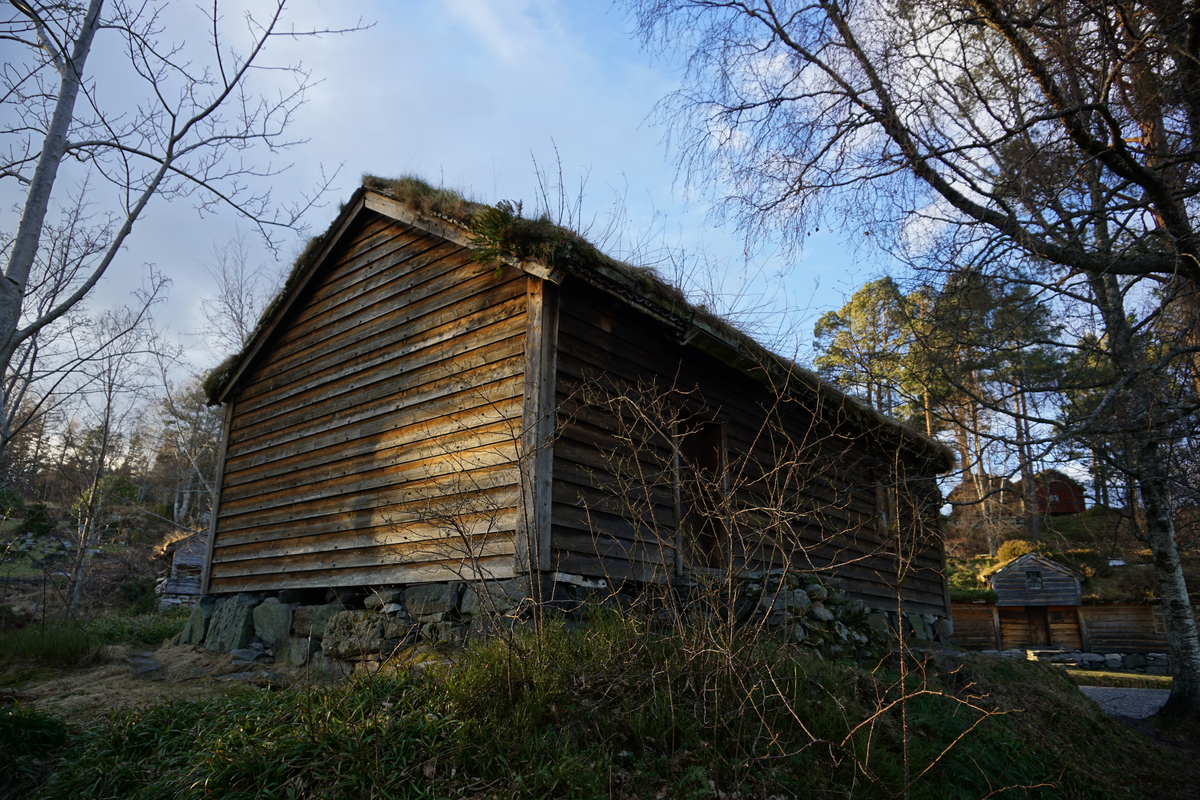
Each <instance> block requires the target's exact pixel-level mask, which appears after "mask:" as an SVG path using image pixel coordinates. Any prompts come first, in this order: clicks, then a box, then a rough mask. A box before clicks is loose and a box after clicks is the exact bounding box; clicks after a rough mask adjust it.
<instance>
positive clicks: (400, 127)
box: [0, 0, 881, 369]
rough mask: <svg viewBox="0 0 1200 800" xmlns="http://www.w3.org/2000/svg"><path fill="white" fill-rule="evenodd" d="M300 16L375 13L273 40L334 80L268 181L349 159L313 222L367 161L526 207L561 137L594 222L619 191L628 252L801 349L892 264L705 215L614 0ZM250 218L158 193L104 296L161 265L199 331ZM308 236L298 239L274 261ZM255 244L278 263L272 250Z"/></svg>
mask: <svg viewBox="0 0 1200 800" xmlns="http://www.w3.org/2000/svg"><path fill="white" fill-rule="evenodd" d="M251 5H252V3H251ZM173 13H174V10H173ZM179 13H183V12H179ZM229 13H234V12H233V11H230V12H229ZM291 14H292V18H293V19H294V20H295V21H296V23H297V25H298V26H305V25H314V26H322V25H331V26H332V25H339V24H347V23H349V22H352V21H353V18H354V17H357V16H361V17H362V18H363V19H364V20H366V21H369V22H371V21H373V22H374V23H375V25H374V27H373V28H371V29H370V30H367V31H363V32H359V33H354V34H349V35H345V36H334V37H327V38H324V39H321V40H317V41H314V40H311V39H305V40H298V41H294V42H293V41H288V40H283V41H281V42H278V43H277V44H279V45H280V47H279V48H278V49H277V50H276V51H275V53H276V58H277V59H278V60H285V61H286V60H292V59H296V58H302V59H303V61H304V64H305V66H306V67H308V68H310V69H312V71H313V73H314V76H315V77H318V78H321V79H322V82H321V83H320V85H319V86H317V87H316V88H315V89H314V90H313V91H312V92H311V93H310V95H309V100H308V103H307V105H306V106H305V107H304V108H303V109H302V110H301V112H300V115H299V117H298V119H297V121H296V124H295V127H294V128H293V133H294V135H295V136H296V137H297V138H301V139H306V140H307V142H306V143H305V144H303V145H301V146H299V147H297V148H295V149H293V150H291V151H289V152H287V153H286V154H284V155H283V156H282V158H283V159H285V160H286V161H288V162H290V163H292V165H293V166H292V167H291V168H290V169H289V170H288V171H287V172H286V173H285V174H284V175H282V176H280V177H279V178H277V179H276V180H275V181H274V182H273V183H274V186H273V191H274V193H275V196H276V197H277V198H278V199H280V200H287V199H292V198H294V197H296V196H298V195H299V194H300V193H301V192H302V191H304V189H305V188H307V187H310V186H312V185H314V184H315V183H316V181H317V180H318V179H319V176H320V173H321V169H322V168H324V169H325V170H326V171H327V172H328V171H330V170H333V169H337V168H339V167H340V168H341V173H340V177H339V179H338V181H337V182H336V184H335V186H336V188H335V190H334V191H332V192H331V193H330V194H329V195H328V196H327V197H326V198H325V199H326V201H327V205H326V206H325V207H324V208H320V209H316V210H314V211H313V212H312V213H310V214H309V216H308V218H307V223H308V224H309V226H310V233H315V232H319V231H321V230H323V229H324V228H325V226H326V225H327V224H328V222H329V221H330V219H331V218H332V217H333V215H334V214H335V213H336V210H337V204H338V202H339V201H340V200H342V199H345V197H347V196H348V195H349V194H350V192H351V191H353V189H354V187H355V186H356V185H357V184H358V180H359V177H360V176H361V175H362V174H363V173H364V172H371V173H375V174H380V175H384V176H394V175H400V174H417V175H420V176H423V177H425V178H426V179H427V180H429V181H431V182H434V183H443V184H444V185H446V186H449V187H452V188H455V189H459V190H462V191H464V192H465V193H467V194H469V195H470V196H472V197H473V198H474V199H477V200H481V201H484V202H495V201H497V200H500V199H513V200H523V201H524V203H525V208H526V209H527V210H531V209H532V208H534V207H535V205H536V199H537V185H538V184H537V180H536V177H535V170H534V163H535V160H536V162H537V164H539V165H540V166H541V167H542V168H544V169H547V170H550V171H551V172H555V173H556V172H557V169H558V166H557V163H556V152H557V156H558V157H559V158H561V168H562V172H563V177H564V183H565V184H566V185H567V188H568V191H569V192H570V193H571V194H572V195H573V194H574V193H576V192H577V191H578V188H579V184H580V181H581V180H582V179H586V188H585V196H584V209H585V215H584V219H585V222H586V221H587V220H590V219H592V218H593V216H594V217H595V219H596V221H597V224H598V225H599V226H603V224H604V221H605V218H606V217H605V215H606V214H608V213H611V211H612V209H613V203H614V198H616V197H623V198H624V207H625V223H626V226H625V231H626V236H625V244H624V245H622V244H621V243H620V241H614V242H613V243H611V246H610V247H609V249H610V251H615V252H613V254H614V255H617V256H620V257H630V256H631V254H630V252H629V244H628V242H629V241H631V240H642V241H644V242H646V243H648V244H644V245H643V246H642V247H640V248H639V249H638V252H635V253H633V254H632V255H633V256H634V257H632V258H630V260H642V261H645V260H651V261H653V260H655V259H656V258H657V256H656V253H658V252H661V248H662V247H663V246H664V245H665V246H667V247H669V248H672V249H673V250H674V251H675V252H679V251H682V252H684V253H686V254H687V257H686V259H685V260H684V261H683V262H682V266H677V267H675V268H674V270H673V272H674V274H668V277H671V278H674V279H676V280H680V281H682V283H683V284H684V286H685V288H688V289H691V290H693V291H696V292H707V294H708V295H709V296H710V299H711V301H712V302H713V304H714V305H715V307H716V310H718V311H720V312H725V313H731V315H732V317H733V320H734V321H735V322H738V323H741V324H743V325H744V326H747V327H749V328H750V329H751V331H752V332H754V333H756V335H759V336H760V337H761V338H764V339H765V340H766V341H767V343H769V344H771V345H772V346H774V347H775V348H776V349H777V350H779V351H781V352H785V353H788V354H791V353H793V352H796V353H799V354H800V355H801V357H802V358H803V357H805V355H806V346H807V343H808V341H809V339H810V338H811V334H812V326H813V324H814V323H815V321H816V318H817V316H819V314H820V313H821V312H823V311H825V310H828V309H830V308H836V307H838V306H840V305H841V304H842V303H843V302H844V301H845V298H846V297H848V296H849V294H851V293H852V292H853V291H854V290H855V289H856V288H857V286H858V285H860V284H861V283H863V282H864V281H866V280H868V279H869V278H870V277H872V275H873V273H874V272H875V271H876V270H877V269H878V267H879V264H880V263H881V262H879V261H876V260H873V258H872V254H871V253H869V252H862V251H857V250H855V249H853V248H852V247H850V246H848V245H846V244H845V242H847V241H852V237H850V235H849V234H848V233H847V232H843V231H837V230H834V231H828V230H823V231H822V233H821V234H819V235H816V236H813V237H811V239H810V242H811V245H809V247H808V249H807V250H806V251H805V252H804V253H802V254H790V255H786V254H780V253H778V252H775V251H773V250H772V248H771V247H770V246H769V245H767V246H765V247H760V248H758V249H757V250H756V251H755V252H753V253H750V254H747V253H746V251H745V249H744V247H743V243H742V242H741V241H740V240H739V239H738V238H737V236H736V235H735V234H732V233H731V232H728V231H725V230H722V229H720V228H718V227H716V226H714V225H713V224H711V223H710V222H709V221H708V220H709V215H708V211H709V209H708V207H707V205H706V204H705V202H704V201H703V200H702V199H698V198H703V197H704V196H705V191H704V190H705V189H706V187H702V186H700V187H698V186H686V185H682V184H681V183H680V182H679V181H678V180H677V176H676V172H675V168H674V164H673V162H672V156H673V154H672V153H671V152H670V151H669V149H668V148H667V146H666V145H665V144H664V140H665V134H666V130H665V129H664V128H663V127H661V126H659V125H657V124H656V123H655V120H654V107H655V104H656V103H657V102H658V101H659V100H660V99H662V98H663V97H664V96H665V95H667V94H668V93H669V92H671V91H672V90H673V89H674V88H675V87H676V85H677V82H678V69H677V65H676V64H673V63H670V62H669V61H666V60H664V59H662V58H660V57H658V56H655V55H653V54H650V53H647V52H645V51H643V50H642V49H641V47H640V46H639V44H638V42H637V41H636V40H635V39H634V38H633V36H632V35H631V32H630V29H629V23H628V21H627V20H626V19H625V17H624V14H623V12H622V10H621V9H620V8H615V7H612V6H610V4H609V3H608V2H607V0H594V1H589V0H574V2H561V1H559V0H503V1H501V0H441V1H440V2H433V1H428V2H427V1H425V0H405V1H404V2H382V0H380V1H379V2H370V1H369V0H362V1H360V2H329V1H328V0H304V2H300V3H297V4H296V5H295V6H294V8H293V9H292V12H291ZM189 35H191V34H189ZM194 35H195V36H197V37H199V36H200V34H198V33H197V34H194ZM178 36H179V34H176V35H175V36H173V37H172V38H178ZM113 44H114V43H113V42H106V41H104V40H103V39H100V38H98V40H97V47H96V50H95V51H94V52H93V55H92V61H91V62H90V66H92V67H94V68H95V69H96V70H97V71H103V70H104V69H105V67H106V59H107V60H111V59H114V58H120V53H119V51H118V50H114V49H112V45H113ZM102 88H104V87H102ZM0 188H2V189H3V191H4V195H3V196H0V206H2V207H3V208H4V209H5V210H6V211H7V210H8V209H9V208H11V207H12V206H13V205H14V204H17V203H19V202H21V201H22V200H23V197H21V196H19V194H20V193H19V191H17V189H18V187H16V186H15V184H14V183H13V182H11V181H10V182H8V184H6V185H4V186H3V187H0ZM689 198H695V199H692V200H690V201H689ZM5 224H7V222H6V223H5ZM240 224H241V225H242V227H243V228H245V227H246V226H245V223H244V222H243V223H240ZM238 225H239V222H238V220H237V218H236V217H235V216H234V215H233V214H231V213H228V212H223V213H220V214H217V215H215V216H206V217H204V218H201V217H200V216H199V215H198V214H197V212H196V211H195V210H194V209H193V208H192V207H191V206H189V205H188V204H187V201H186V200H177V201H174V202H172V203H167V202H165V201H159V202H156V203H155V204H154V205H153V206H152V207H151V208H150V209H149V212H148V213H147V215H146V216H145V218H144V219H143V221H142V222H141V223H140V224H139V225H138V226H137V228H136V229H135V231H134V234H133V236H132V238H131V240H130V244H129V247H128V248H127V250H126V252H125V253H123V255H122V258H121V259H120V262H119V263H118V264H116V265H115V266H114V268H113V269H112V271H111V273H110V275H109V277H108V278H107V279H106V280H105V282H104V284H103V285H102V287H101V288H100V290H99V292H98V293H97V295H96V297H95V299H94V300H93V303H92V305H93V307H94V308H99V307H102V306H103V305H105V304H112V303H118V302H122V301H123V300H124V299H125V298H126V297H127V295H128V292H129V290H130V289H131V288H132V287H133V286H136V285H137V284H138V283H140V280H141V276H142V274H143V273H144V270H145V265H146V264H154V265H155V266H156V267H157V268H158V269H160V270H162V271H163V272H164V273H166V274H167V275H168V276H170V277H171V279H172V281H173V285H172V289H171V293H170V299H169V301H168V302H167V303H166V304H165V305H164V306H163V307H162V308H161V309H160V311H159V314H158V318H159V319H160V321H162V322H163V323H164V324H169V326H170V327H171V329H172V330H173V331H174V332H175V334H176V335H177V336H179V337H181V338H183V339H185V340H187V339H188V338H189V334H190V332H191V331H193V330H195V328H196V327H197V326H198V319H199V315H200V313H201V310H200V303H201V300H202V299H203V298H204V297H205V296H206V295H207V294H208V293H209V292H211V284H210V281H209V279H208V277H207V275H206V274H205V273H204V271H203V264H204V262H205V260H206V259H208V258H209V252H210V250H211V248H212V246H213V245H214V243H217V244H219V243H220V242H222V241H225V240H227V239H228V238H229V237H230V236H231V235H232V234H233V232H234V231H235V229H236V227H237V226H238ZM860 239H861V237H860ZM299 246H300V245H299V242H298V241H296V240H293V241H291V242H289V243H288V245H287V246H286V247H285V250H284V252H283V253H282V254H281V255H282V258H281V259H279V260H280V261H281V262H283V263H281V265H280V268H282V267H285V266H286V265H287V263H290V259H291V257H292V256H293V255H294V252H295V251H296V250H298V249H299ZM258 257H259V258H260V259H261V260H263V261H274V259H273V257H272V256H270V254H269V253H267V252H265V251H263V252H260V253H259V254H258ZM671 271H672V270H668V272H671ZM696 296H697V297H699V296H700V294H697V295H696ZM191 341H193V343H194V344H195V347H194V350H193V356H192V362H193V364H194V366H195V367H196V368H198V369H203V368H206V367H208V366H210V365H211V363H212V362H213V357H212V355H211V354H210V353H207V352H206V351H205V350H204V348H203V346H202V343H200V342H197V341H195V339H194V337H193V338H192V339H191Z"/></svg>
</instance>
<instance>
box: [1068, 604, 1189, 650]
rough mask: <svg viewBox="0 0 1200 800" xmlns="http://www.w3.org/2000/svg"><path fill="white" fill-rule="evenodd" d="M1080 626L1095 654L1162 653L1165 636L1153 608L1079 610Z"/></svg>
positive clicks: (1115, 606)
mask: <svg viewBox="0 0 1200 800" xmlns="http://www.w3.org/2000/svg"><path fill="white" fill-rule="evenodd" d="M1079 616H1080V624H1081V625H1082V626H1083V628H1084V630H1085V631H1086V633H1087V639H1088V646H1089V649H1090V650H1091V651H1092V652H1094V653H1165V652H1166V651H1167V634H1166V629H1165V627H1164V626H1163V622H1162V620H1161V619H1160V620H1159V621H1158V627H1157V629H1156V627H1155V618H1154V607H1153V606H1148V605H1134V604H1132V603H1113V604H1111V605H1110V604H1105V605H1094V606H1080V607H1079Z"/></svg>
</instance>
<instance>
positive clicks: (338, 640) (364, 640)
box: [321, 611, 388, 659]
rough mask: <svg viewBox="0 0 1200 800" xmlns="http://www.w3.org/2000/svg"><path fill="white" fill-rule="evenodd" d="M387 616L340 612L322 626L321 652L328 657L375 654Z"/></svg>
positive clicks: (353, 656) (368, 612) (363, 612)
mask: <svg viewBox="0 0 1200 800" xmlns="http://www.w3.org/2000/svg"><path fill="white" fill-rule="evenodd" d="M387 621H388V620H387V617H384V616H383V615H382V614H376V613H373V612H370V611H342V612H340V613H337V614H334V615H333V617H332V618H331V619H330V620H329V624H328V625H326V626H325V637H324V638H323V639H322V640H321V650H322V652H324V653H325V654H326V655H328V656H330V657H331V658H341V659H350V658H359V657H361V656H363V655H368V654H370V653H378V652H379V649H380V646H381V645H382V643H383V628H384V625H385V624H386V623H387Z"/></svg>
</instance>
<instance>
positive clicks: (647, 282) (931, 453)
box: [204, 175, 954, 471]
mask: <svg viewBox="0 0 1200 800" xmlns="http://www.w3.org/2000/svg"><path fill="white" fill-rule="evenodd" d="M362 186H363V188H362V189H360V190H359V192H358V193H356V198H355V199H357V197H358V196H360V195H361V192H362V191H364V190H365V191H372V192H376V193H378V194H382V195H385V196H387V197H390V198H391V199H393V200H395V201H397V202H399V203H401V204H403V205H404V206H406V207H407V208H408V209H409V210H410V211H412V212H414V213H415V214H416V215H419V216H427V217H433V218H438V219H441V220H444V221H446V222H449V223H451V224H452V225H454V226H456V227H459V228H461V229H463V230H464V232H465V233H466V234H467V235H468V236H469V237H470V238H471V240H472V243H471V248H472V250H473V251H474V255H473V258H474V260H476V261H478V262H480V263H484V264H492V263H498V262H499V261H501V260H510V261H516V262H522V261H533V262H537V263H539V264H542V265H543V266H545V267H548V268H550V269H552V270H561V271H563V272H566V273H570V274H575V275H579V276H583V277H586V278H588V279H590V280H593V281H596V282H599V283H601V284H603V285H605V287H606V288H608V289H611V290H613V291H614V292H616V293H617V294H619V295H621V296H622V297H624V298H625V299H626V300H628V301H630V302H634V303H637V304H640V305H642V306H645V307H647V308H650V309H651V310H653V311H654V312H656V313H658V314H661V315H665V316H667V317H668V318H670V319H672V320H674V321H675V322H676V323H677V324H679V325H681V326H688V327H694V328H697V329H699V330H701V331H704V330H707V331H708V332H710V333H711V334H712V335H713V337H714V338H716V339H718V340H719V341H721V342H722V345H721V346H722V347H724V346H731V347H732V348H733V349H734V350H735V351H737V352H736V360H737V361H738V362H740V363H738V364H735V366H738V367H739V368H740V369H743V370H744V371H745V370H747V369H751V368H752V369H755V370H756V371H762V372H764V373H766V374H767V375H768V377H769V378H770V379H772V380H774V379H777V378H778V377H780V376H781V377H782V378H783V379H784V380H785V381H786V383H787V386H788V388H789V390H790V391H795V390H796V389H797V388H799V387H797V386H796V384H797V383H798V384H799V386H800V387H803V388H804V389H806V390H807V391H809V392H811V393H813V394H814V395H819V396H820V397H822V398H824V399H825V400H826V401H833V402H832V407H831V408H830V410H831V411H841V412H844V413H846V414H847V415H848V416H849V417H851V418H852V419H853V420H854V421H855V422H856V423H857V424H858V425H860V426H861V427H863V429H864V430H872V429H874V430H877V431H879V432H891V433H892V434H898V435H899V436H900V437H901V439H902V440H906V441H907V442H909V443H910V444H912V445H915V446H916V447H917V449H918V450H919V451H920V452H922V453H923V455H924V457H926V458H929V459H931V460H932V461H934V462H935V463H936V464H937V465H938V466H939V467H940V468H941V469H942V470H943V471H944V470H948V469H950V468H951V467H952V466H953V463H954V455H953V452H952V451H951V450H950V449H949V448H948V447H946V446H945V445H943V444H942V443H941V442H937V441H936V440H933V439H930V438H928V437H926V436H925V435H924V434H923V433H921V432H920V431H917V430H916V429H914V428H911V427H909V426H907V425H905V424H903V423H901V422H899V421H897V420H895V419H892V418H891V417H888V416H886V415H884V414H881V413H880V412H878V411H876V410H875V409H874V408H872V407H870V406H868V405H866V404H864V403H862V402H861V401H859V400H858V399H857V398H853V397H850V396H849V395H847V394H845V393H844V392H842V391H840V390H839V389H837V388H835V387H833V386H831V385H830V384H827V383H825V382H824V381H821V380H820V379H819V378H818V377H817V375H816V374H815V373H813V372H812V371H810V370H806V369H804V368H802V367H800V366H799V365H797V364H796V363H795V362H794V361H792V360H790V359H785V358H783V357H781V356H779V355H776V354H775V353H772V352H771V351H770V350H768V349H767V348H766V347H764V346H762V345H761V344H759V343H758V342H757V341H755V340H754V339H753V338H752V337H750V336H748V335H747V334H745V333H743V332H742V331H740V330H738V329H737V328H735V327H734V326H732V325H730V324H729V323H728V322H726V321H725V320H723V319H721V318H720V317H718V316H716V315H715V314H712V313H711V312H709V311H708V310H707V309H704V308H703V307H698V306H695V305H693V304H691V303H690V302H689V301H688V300H687V298H686V296H685V295H684V294H683V292H682V291H680V290H679V289H678V288H677V287H675V286H672V285H671V284H669V283H668V282H666V281H665V280H663V279H662V277H661V276H659V274H658V273H657V272H656V271H655V270H654V269H652V268H649V267H638V266H634V265H631V264H627V263H625V262H623V261H618V260H616V259H614V258H612V257H610V256H608V255H606V254H604V253H602V252H601V251H600V250H598V249H597V248H596V247H595V246H594V245H592V244H591V243H590V242H588V241H587V240H586V239H585V238H583V237H582V236H580V235H579V234H578V233H576V232H575V231H572V230H569V229H567V228H564V227H562V226H561V225H558V224H556V223H555V222H554V221H553V220H551V219H550V218H549V217H548V216H546V215H541V216H539V217H525V216H524V215H523V214H522V207H521V204H520V203H513V202H510V201H500V202H498V203H497V204H496V205H494V206H490V205H486V204H483V203H478V202H475V201H473V200H470V199H467V198H466V197H465V196H463V195H462V194H461V193H459V192H456V191H453V190H451V189H445V188H439V187H435V186H433V185H432V184H430V183H428V182H427V181H424V180H422V179H420V178H417V177H414V176H402V177H399V178H381V177H378V176H375V175H364V176H363V181H362ZM354 205H355V203H353V202H351V203H349V204H348V205H347V206H346V207H344V208H343V211H342V213H341V214H340V215H339V216H338V218H337V219H336V220H335V221H334V222H333V224H332V225H331V226H330V228H329V230H327V231H326V232H325V233H324V234H322V235H321V236H317V237H314V238H313V239H311V240H309V242H308V244H307V246H306V247H305V249H304V251H303V252H302V253H301V254H300V256H299V257H298V258H297V259H296V264H295V267H294V268H293V269H292V272H291V274H290V275H289V276H288V279H287V281H286V282H285V283H284V286H283V287H282V288H281V289H280V291H279V293H278V294H277V295H276V297H275V299H273V300H272V301H271V303H270V304H269V305H268V306H267V308H266V309H265V310H264V311H263V314H262V317H261V319H260V320H259V323H258V326H257V327H256V329H255V331H254V334H253V335H252V336H251V338H250V341H249V343H248V345H247V347H246V348H244V349H243V350H242V352H241V353H238V354H237V355H235V356H233V357H231V358H230V359H227V360H226V361H225V362H223V363H222V364H221V365H219V366H218V367H216V368H215V369H214V370H213V371H212V372H210V373H209V375H208V376H207V378H206V379H205V382H204V389H205V392H206V394H207V396H208V400H209V403H210V404H215V403H217V402H219V399H220V397H221V396H222V394H223V393H224V391H225V389H226V388H227V386H228V384H229V381H230V380H231V379H232V378H233V376H234V375H235V374H236V373H237V371H238V369H239V367H240V365H241V363H242V361H243V359H244V358H246V357H248V356H249V355H250V351H251V350H252V348H253V347H254V345H255V344H256V342H257V340H258V339H259V336H260V334H261V333H262V332H263V331H264V329H265V328H266V327H267V326H268V325H269V323H270V320H272V319H273V318H274V316H275V314H276V311H277V310H278V309H279V307H280V305H281V304H282V303H284V302H285V301H286V300H287V298H288V297H289V296H290V295H291V294H292V292H293V290H294V289H295V288H296V285H297V284H298V283H299V282H301V281H303V280H304V279H305V278H306V276H307V274H308V272H309V267H310V266H311V265H312V262H313V261H314V260H315V259H316V258H317V256H318V254H319V253H320V252H321V251H322V245H323V244H324V243H325V240H326V239H327V238H328V237H330V236H332V235H333V234H334V232H335V231H336V230H338V228H339V227H340V226H341V225H342V223H343V221H344V219H345V218H346V216H347V214H348V213H349V209H350V208H351V207H353V206H354ZM731 363H732V362H731ZM772 373H777V374H772Z"/></svg>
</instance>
